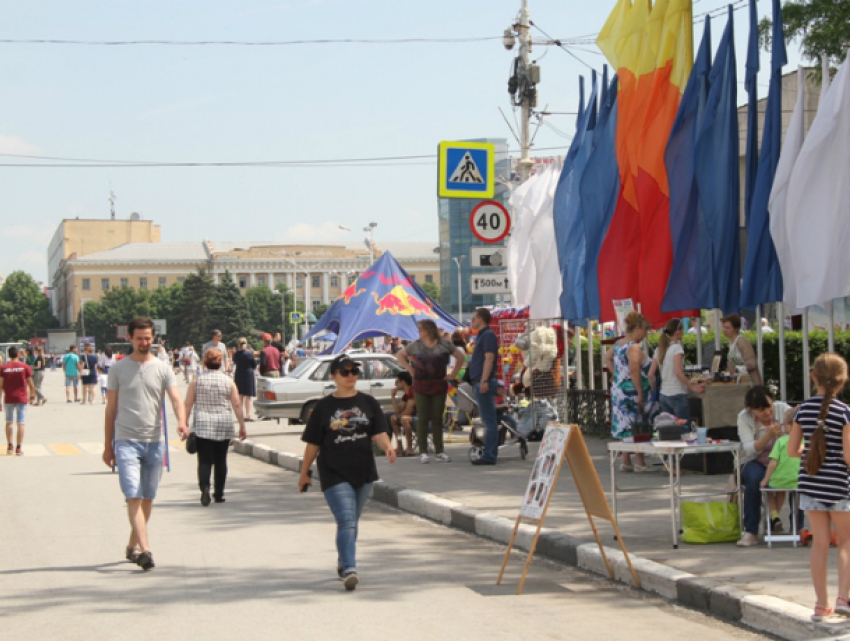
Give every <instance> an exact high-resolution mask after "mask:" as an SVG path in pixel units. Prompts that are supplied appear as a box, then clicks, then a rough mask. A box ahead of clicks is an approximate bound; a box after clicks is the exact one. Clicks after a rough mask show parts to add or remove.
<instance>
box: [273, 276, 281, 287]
mask: <svg viewBox="0 0 850 641" xmlns="http://www.w3.org/2000/svg"><path fill="white" fill-rule="evenodd" d="M274 284H275V285H283V276H275V277H274Z"/></svg>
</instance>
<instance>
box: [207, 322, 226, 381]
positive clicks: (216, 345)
mask: <svg viewBox="0 0 850 641" xmlns="http://www.w3.org/2000/svg"><path fill="white" fill-rule="evenodd" d="M211 349H216V350H218V351H219V352H221V358H222V365H221V371H222V372H224V373H225V374H229V373H230V355H229V354H228V353H227V346H226V345H225V344H224V343H222V342H221V330H220V329H214V330H213V331H212V340H210V342H209V343H204V346H203V347H202V348H201V358H202V359H203V357H204V356H205V355H206V353H207V352H208V351H209V350H211Z"/></svg>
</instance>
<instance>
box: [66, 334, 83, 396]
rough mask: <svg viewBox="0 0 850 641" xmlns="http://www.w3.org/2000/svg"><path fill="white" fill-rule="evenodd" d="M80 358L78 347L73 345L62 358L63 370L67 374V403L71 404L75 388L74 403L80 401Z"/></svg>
mask: <svg viewBox="0 0 850 641" xmlns="http://www.w3.org/2000/svg"><path fill="white" fill-rule="evenodd" d="M79 364H80V357H79V356H77V346H76V345H71V347H70V348H69V349H68V353H67V354H65V356H63V357H62V369H63V371H64V372H65V402H66V403H70V402H71V388H72V387H73V388H74V402H75V403H76V402H77V401H79V400H80V392H79V390H80V370H79V367H78V365H79Z"/></svg>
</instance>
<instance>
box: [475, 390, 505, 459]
mask: <svg viewBox="0 0 850 641" xmlns="http://www.w3.org/2000/svg"><path fill="white" fill-rule="evenodd" d="M496 385H497V381H496V379H495V378H491V379H490V380H489V381H488V385H487V393H486V394H483V393H482V392H481V382H480V381H479V382H478V383H475V385H473V386H472V390H473V391H474V392H475V400H476V402H477V403H478V412H479V413H480V414H481V421H482V422H483V423H484V427H485V428H486V431H485V432H484V456H482V457H481V460H482V461H493V462H494V463H495V462H496V458H497V457H498V456H499V421H498V419H497V418H496Z"/></svg>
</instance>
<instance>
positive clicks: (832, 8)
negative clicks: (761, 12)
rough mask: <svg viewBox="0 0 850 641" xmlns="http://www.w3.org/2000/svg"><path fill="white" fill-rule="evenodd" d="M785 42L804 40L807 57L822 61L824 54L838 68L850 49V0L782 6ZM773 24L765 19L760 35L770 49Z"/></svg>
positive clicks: (791, 1)
mask: <svg viewBox="0 0 850 641" xmlns="http://www.w3.org/2000/svg"><path fill="white" fill-rule="evenodd" d="M782 23H783V29H784V31H785V40H786V42H789V41H791V40H797V39H799V41H800V49H801V52H802V54H803V58H805V59H806V60H809V61H811V62H815V63H817V62H820V57H821V55H822V54H826V55H828V56H829V58H830V61H831V62H832V63H833V64H834V65H838V64H839V63H840V62H841V61H843V60H844V57H845V56H846V55H847V48H848V47H850V0H788V1H787V2H786V3H785V5H784V6H783V7H782ZM770 28H771V21H770V19H768V18H765V19H764V20H762V22H761V24H760V25H759V35H760V38H761V42H762V45H763V46H765V47H766V48H769V47H770V37H771V32H770Z"/></svg>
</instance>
